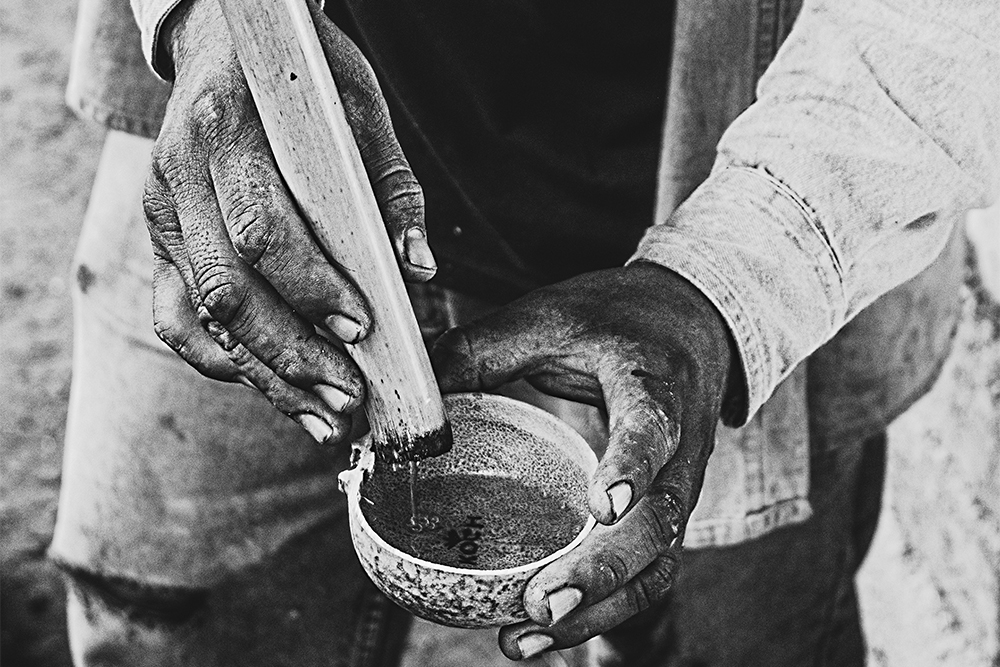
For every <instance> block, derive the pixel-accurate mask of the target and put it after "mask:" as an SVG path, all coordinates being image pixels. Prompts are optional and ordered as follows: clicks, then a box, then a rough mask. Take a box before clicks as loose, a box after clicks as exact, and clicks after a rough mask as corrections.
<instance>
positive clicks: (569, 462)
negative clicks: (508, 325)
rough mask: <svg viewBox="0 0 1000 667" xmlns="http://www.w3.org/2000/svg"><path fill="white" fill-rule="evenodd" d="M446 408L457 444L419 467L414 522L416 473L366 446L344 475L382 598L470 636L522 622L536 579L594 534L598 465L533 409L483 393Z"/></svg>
mask: <svg viewBox="0 0 1000 667" xmlns="http://www.w3.org/2000/svg"><path fill="white" fill-rule="evenodd" d="M444 403H445V409H446V411H447V413H448V418H449V420H450V422H451V426H452V431H453V433H454V439H455V441H454V446H453V447H452V449H451V451H450V452H448V453H447V454H444V455H442V456H439V457H435V458H433V459H427V460H424V461H421V462H420V464H419V468H418V473H417V479H418V481H417V485H416V500H417V507H418V520H417V522H416V524H413V522H412V512H411V504H410V475H411V472H410V470H409V468H407V469H405V470H403V469H397V470H394V469H391V468H390V467H389V466H387V465H385V464H383V463H382V462H381V461H380V460H377V459H376V457H375V455H374V453H373V452H372V450H371V446H370V444H369V443H363V444H362V445H361V447H360V455H359V458H358V463H357V465H355V467H353V468H352V469H350V470H348V471H345V472H343V473H341V475H340V484H341V489H342V490H343V491H344V492H345V493H346V494H347V497H348V506H349V513H350V523H351V536H352V539H353V541H354V548H355V550H356V551H357V553H358V557H359V558H360V560H361V564H362V566H363V567H364V569H365V571H366V572H367V573H368V576H369V577H371V579H372V581H374V582H375V584H376V585H377V586H378V587H379V589H381V590H382V592H383V593H385V594H386V595H387V596H389V597H390V598H391V599H392V600H394V601H395V602H396V603H398V604H399V605H401V606H402V607H404V608H406V609H408V610H409V611H411V612H412V613H414V614H416V615H417V616H420V617H422V618H425V619H427V620H429V621H433V622H435V623H440V624H443V625H450V626H454V627H461V628H484V627H495V626H499V625H506V624H509V623H514V622H517V621H521V620H524V619H526V618H527V614H526V613H525V611H524V606H523V604H522V599H521V598H522V596H523V594H524V589H525V586H526V585H527V582H528V580H529V579H530V578H531V577H532V576H533V575H534V574H535V573H536V572H538V571H539V570H540V569H542V568H543V567H545V566H546V565H548V564H549V563H551V562H553V561H555V560H556V559H558V558H559V557H560V556H562V555H564V554H566V553H568V552H569V551H570V550H572V549H573V548H575V547H576V546H577V545H578V544H580V542H581V541H583V539H584V538H585V537H586V536H587V534H588V533H589V532H590V530H591V529H592V528H593V526H594V518H593V517H592V516H591V515H590V512H589V509H588V507H587V487H588V483H589V480H590V477H591V475H593V473H594V470H595V468H596V467H597V457H596V456H595V455H594V453H593V451H592V450H591V448H590V446H589V445H588V444H587V442H586V441H585V440H584V439H583V437H581V436H580V435H579V434H578V433H577V432H576V431H575V430H573V429H572V428H571V427H570V426H569V425H567V424H566V423H564V422H562V421H561V420H559V419H558V418H556V417H554V416H553V415H551V414H549V413H547V412H545V411H544V410H541V409H539V408H536V407H534V406H532V405H528V404H527V403H523V402H521V401H517V400H514V399H511V398H507V397H505V396H496V395H493V394H480V393H469V394H451V395H447V396H445V397H444Z"/></svg>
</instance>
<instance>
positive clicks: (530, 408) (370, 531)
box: [351, 391, 597, 577]
mask: <svg viewBox="0 0 1000 667" xmlns="http://www.w3.org/2000/svg"><path fill="white" fill-rule="evenodd" d="M451 396H454V397H456V398H457V397H463V398H471V397H473V396H486V397H488V399H487V400H495V399H501V400H499V401H498V402H501V403H504V402H506V403H511V404H515V405H516V406H517V408H518V409H525V408H527V412H535V413H536V414H538V415H539V416H541V417H542V418H543V419H547V420H549V421H551V422H553V423H556V424H557V425H558V428H559V429H560V430H564V431H566V432H567V433H568V434H572V435H571V436H570V437H571V438H576V439H579V441H580V442H582V443H583V445H584V447H585V448H586V451H587V452H589V453H590V455H591V457H593V460H594V462H595V465H596V462H597V455H596V454H595V453H594V450H593V449H591V447H590V445H589V444H588V443H587V441H586V440H584V438H583V436H582V435H580V434H579V433H578V432H577V430H576V429H574V428H573V427H572V426H570V425H569V424H567V423H566V422H564V421H563V420H561V419H559V418H558V417H556V416H555V415H553V414H552V413H551V412H547V411H545V410H543V409H542V408H540V407H538V406H536V405H532V404H531V403H527V402H525V401H521V400H518V399H516V398H511V397H509V396H504V395H502V394H489V393H486V392H479V391H476V392H471V391H470V392H456V393H453V394H446V395H445V396H444V399H445V400H446V401H447V399H448V397H451ZM363 483H364V480H363V479H362V480H359V481H358V483H357V484H355V485H354V486H353V488H352V489H351V495H352V496H354V495H356V496H357V498H351V501H352V505H353V507H352V508H351V511H353V512H357V517H358V521H359V522H360V526H361V530H362V531H363V532H364V533H365V534H366V535H368V536H369V537H370V538H371V539H373V540H374V541H375V544H376V545H377V546H378V547H379V548H380V549H382V550H384V551H386V552H388V553H390V554H392V555H394V556H396V557H398V558H401V559H403V560H404V561H407V562H411V563H414V564H415V565H419V566H421V567H424V568H427V569H431V570H436V571H438V572H446V573H449V574H460V575H466V576H467V575H475V576H477V577H500V576H508V575H512V574H522V573H524V572H529V571H531V570H536V569H541V568H543V567H545V566H546V565H548V564H549V563H552V562H553V561H555V560H557V559H559V558H560V557H562V556H563V555H565V554H567V553H569V552H570V551H572V550H573V549H575V548H576V547H577V546H579V544H580V543H581V542H583V540H585V539H586V538H587V536H588V535H590V532H591V531H592V530H593V528H594V526H595V525H596V524H597V520H596V519H595V518H594V515H593V514H591V513H590V511H589V509H588V511H587V520H586V521H585V522H584V524H583V527H582V528H581V529H580V532H578V533H577V535H576V537H574V538H573V540H572V541H571V542H570V543H569V544H567V545H566V546H564V547H561V548H560V549H558V550H556V551H553V552H552V553H550V554H549V555H548V556H545V557H544V558H540V559H539V560H535V561H531V562H530V563H525V564H523V565H517V566H515V567H505V568H499V569H482V570H480V569H475V568H461V567H454V566H452V565H442V564H441V563H435V562H433V561H429V560H425V559H423V558H419V557H417V556H414V555H412V554H408V553H406V552H405V551H403V550H402V549H398V548H396V547H394V546H392V545H391V544H389V543H388V542H386V541H385V540H384V539H383V538H382V536H381V535H379V534H378V533H377V532H375V529H374V528H372V527H371V524H369V523H368V519H367V517H365V513H364V510H363V509H362V507H361V486H362V484H363Z"/></svg>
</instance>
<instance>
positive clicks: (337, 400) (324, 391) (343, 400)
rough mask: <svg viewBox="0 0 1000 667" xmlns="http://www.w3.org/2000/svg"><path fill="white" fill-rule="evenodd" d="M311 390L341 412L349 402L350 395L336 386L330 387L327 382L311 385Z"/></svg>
mask: <svg viewBox="0 0 1000 667" xmlns="http://www.w3.org/2000/svg"><path fill="white" fill-rule="evenodd" d="M313 391H314V392H316V395H317V396H319V397H320V398H321V399H323V402H324V403H326V404H327V405H329V406H330V407H331V408H333V409H334V410H336V411H337V412H343V411H344V408H346V407H347V404H348V403H350V402H351V397H350V396H349V395H348V394H346V393H344V392H342V391H341V390H339V389H337V388H336V387H331V386H330V385H328V384H317V385H314V386H313Z"/></svg>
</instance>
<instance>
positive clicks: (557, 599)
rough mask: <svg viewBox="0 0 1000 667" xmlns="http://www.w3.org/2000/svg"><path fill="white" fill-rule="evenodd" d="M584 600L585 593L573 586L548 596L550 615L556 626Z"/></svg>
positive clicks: (565, 587)
mask: <svg viewBox="0 0 1000 667" xmlns="http://www.w3.org/2000/svg"><path fill="white" fill-rule="evenodd" d="M582 599H583V591H581V590H580V589H579V588H574V587H573V586H564V587H563V588H560V589H559V590H557V591H552V592H551V593H549V595H548V601H549V615H550V616H551V617H552V624H553V625H555V624H556V623H558V622H559V621H561V620H562V619H564V618H565V617H566V614H568V613H570V612H571V611H573V610H574V609H576V607H577V605H579V604H580V600H582Z"/></svg>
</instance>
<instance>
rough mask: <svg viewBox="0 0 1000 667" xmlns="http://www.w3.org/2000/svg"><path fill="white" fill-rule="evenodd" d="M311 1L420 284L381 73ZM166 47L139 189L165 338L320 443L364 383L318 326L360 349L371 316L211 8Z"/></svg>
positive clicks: (412, 217) (431, 265)
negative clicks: (167, 81) (272, 136)
mask: <svg viewBox="0 0 1000 667" xmlns="http://www.w3.org/2000/svg"><path fill="white" fill-rule="evenodd" d="M310 7H311V10H312V13H313V19H314V21H315V23H316V24H317V28H318V31H319V36H320V41H321V43H322V44H323V48H324V50H325V52H326V55H327V60H328V61H329V64H330V68H331V70H332V72H333V75H334V78H335V80H336V82H337V84H338V87H339V89H340V94H341V97H342V99H343V102H344V109H345V111H346V114H347V117H348V121H349V123H350V125H351V127H352V129H353V131H354V136H355V139H356V141H357V144H358V147H359V148H360V150H361V156H362V159H363V161H364V163H365V166H366V168H367V171H368V176H369V179H370V181H371V183H372V186H373V188H374V191H375V196H376V199H377V200H378V203H379V207H380V209H381V212H382V215H383V218H384V219H385V222H386V227H387V231H388V234H389V236H390V238H391V240H392V243H393V246H394V248H395V250H396V252H397V256H398V258H399V263H400V267H401V270H402V273H403V276H404V278H406V279H407V280H411V281H423V280H427V279H428V278H430V277H431V276H432V275H433V274H434V272H435V270H436V264H435V262H434V258H433V256H432V254H431V251H430V247H429V246H428V245H427V241H426V232H425V229H424V219H423V195H422V192H421V190H420V187H419V186H418V185H417V182H416V179H415V178H414V176H413V173H412V172H411V171H410V168H409V165H408V164H407V162H406V159H405V158H404V156H403V153H402V150H401V149H400V147H399V144H398V143H397V141H396V138H395V135H394V133H393V130H392V126H391V123H390V120H389V114H388V109H387V107H386V104H385V101H384V100H383V98H382V94H381V92H380V90H379V87H378V84H377V82H376V80H375V76H374V73H373V72H372V70H371V67H370V66H369V65H368V63H367V61H365V59H364V57H363V56H362V55H361V53H360V51H358V49H357V47H355V45H354V44H353V43H351V41H350V40H349V39H348V38H347V37H346V36H345V35H344V34H343V33H342V32H341V31H340V30H339V29H338V28H337V27H336V26H334V25H333V24H332V23H331V22H330V20H329V19H327V18H326V17H325V16H324V15H323V14H322V12H320V11H319V10H318V9H316V8H315V7H314V6H313V5H312V4H311V3H310ZM164 46H165V47H167V49H168V51H169V52H170V55H171V56H172V61H173V65H174V71H175V72H176V78H175V81H174V89H173V93H172V95H171V98H170V102H169V105H168V108H167V113H166V117H165V119H164V123H163V128H162V130H161V132H160V135H159V137H158V138H157V141H156V145H155V148H154V152H153V162H152V169H151V174H150V176H149V179H148V181H147V185H146V193H145V199H144V209H145V214H146V220H147V224H148V226H149V232H150V237H151V239H152V243H153V249H154V255H155V268H154V275H153V311H154V312H153V315H154V324H155V328H156V332H157V334H158V335H159V337H160V338H161V339H162V340H163V341H164V342H166V343H167V344H168V345H169V346H170V347H171V348H173V349H174V350H175V351H176V352H177V353H178V354H179V355H180V356H181V357H183V358H184V359H185V360H186V361H187V362H188V363H189V364H191V365H192V366H194V367H195V368H196V369H198V370H199V371H200V372H201V373H203V374H204V375H207V376H209V377H213V378H216V379H219V380H226V381H238V382H243V383H244V384H249V385H252V386H254V387H256V388H257V389H259V390H260V391H261V392H262V393H263V394H264V395H265V396H267V398H268V399H269V400H270V401H271V402H272V403H273V404H274V405H275V407H277V408H278V409H279V410H281V411H282V412H284V413H285V414H287V415H289V416H291V417H292V418H294V419H296V420H297V421H298V422H299V423H300V424H301V425H302V426H303V427H304V428H305V429H306V430H307V431H309V433H310V434H311V435H312V436H313V437H314V438H315V439H316V440H318V441H320V442H331V443H332V442H338V441H340V440H342V439H344V438H345V437H346V436H347V434H348V432H349V430H350V416H349V414H348V413H349V412H351V411H352V410H354V409H355V408H356V407H358V406H359V405H360V404H361V401H362V399H363V387H364V383H363V381H362V378H361V376H360V373H359V370H358V369H357V367H356V366H355V365H354V363H353V362H352V361H351V360H350V359H349V358H348V357H347V356H345V354H344V353H343V351H342V350H339V349H338V348H337V347H336V346H335V345H334V344H331V343H330V342H329V341H328V340H327V339H326V338H324V337H323V336H321V335H319V334H318V333H317V330H316V328H315V327H316V326H319V327H321V328H322V329H324V330H325V331H326V332H328V333H329V334H332V336H333V337H335V338H337V339H340V340H342V341H344V342H348V343H354V342H356V341H358V340H359V339H361V338H363V337H364V336H365V335H366V333H367V331H368V329H369V327H370V326H371V316H370V314H369V311H368V308H367V305H366V304H365V302H364V299H363V298H362V296H361V295H360V294H359V292H358V291H357V289H356V288H355V287H354V286H353V285H352V284H351V283H350V282H349V281H348V280H347V279H346V278H345V277H344V276H343V275H341V273H339V272H338V270H337V264H336V260H337V258H336V257H326V256H324V253H323V251H322V250H321V249H320V248H319V247H318V245H317V244H316V242H315V240H314V239H313V236H312V234H311V232H310V230H309V228H308V226H307V223H306V221H305V220H303V218H302V216H301V215H300V213H299V211H298V209H297V208H296V205H295V203H294V202H293V200H292V198H291V196H290V194H289V193H288V191H287V189H286V187H285V185H284V182H283V181H282V178H281V176H280V175H279V173H278V169H277V166H276V165H275V162H274V157H273V156H272V154H271V150H270V147H269V145H268V142H267V138H266V137H265V135H264V130H263V127H262V126H261V122H260V118H259V116H258V114H257V110H256V107H255V105H254V102H253V99H252V97H251V95H250V92H249V89H248V88H247V84H246V80H245V79H244V76H243V72H242V70H241V68H240V64H239V62H238V60H237V57H236V52H235V50H234V48H233V44H232V40H231V39H230V37H229V32H228V29H227V27H226V23H225V21H224V19H223V17H222V13H221V10H220V9H219V6H218V4H217V3H216V2H214V1H212V0H191V1H190V2H188V3H187V4H185V5H182V6H181V7H180V8H179V9H177V10H175V12H173V14H172V15H171V18H170V20H169V21H168V23H167V25H166V26H165V28H164ZM344 224H350V221H344Z"/></svg>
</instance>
